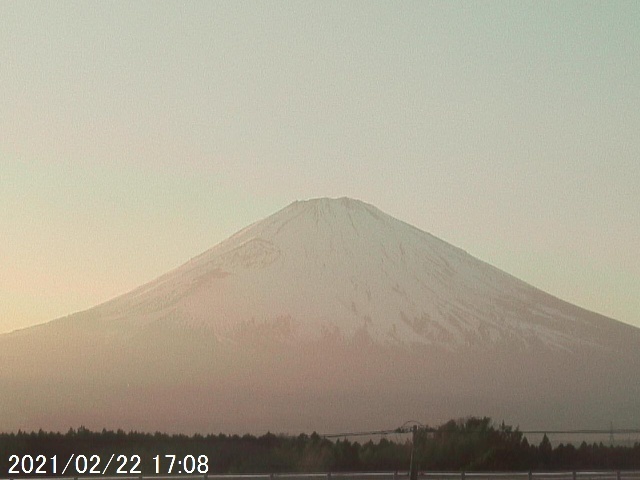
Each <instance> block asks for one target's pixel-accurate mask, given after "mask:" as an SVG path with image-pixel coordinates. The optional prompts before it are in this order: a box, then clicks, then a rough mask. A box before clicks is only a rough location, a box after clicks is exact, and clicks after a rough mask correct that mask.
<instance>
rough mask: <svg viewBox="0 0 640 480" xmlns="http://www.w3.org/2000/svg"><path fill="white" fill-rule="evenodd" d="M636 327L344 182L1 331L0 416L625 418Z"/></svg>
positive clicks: (64, 422)
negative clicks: (360, 196) (151, 276)
mask: <svg viewBox="0 0 640 480" xmlns="http://www.w3.org/2000/svg"><path fill="white" fill-rule="evenodd" d="M638 372H640V329H637V328H635V327H631V326H629V325H626V324H623V323H620V322H617V321H615V320H613V319H610V318H607V317H604V316H602V315H598V314H596V313H593V312H589V311H587V310H584V309H582V308H579V307H577V306H574V305H571V304H569V303H567V302H564V301H562V300H560V299H558V298H556V297H554V296H552V295H549V294H547V293H545V292H543V291H541V290H538V289H536V288H534V287H532V286H530V285H528V284H526V283H525V282H522V281H520V280H518V279H516V278H514V277H513V276H511V275H509V274H507V273H504V272H502V271H500V270H499V269H497V268H494V267H492V266H491V265H489V264H487V263H484V262H482V261H480V260H478V259H476V258H474V257H472V256H471V255H469V254H467V253H466V252H464V251H463V250H461V249H459V248H456V247H454V246H452V245H450V244H448V243H446V242H444V241H442V240H439V239H438V238H436V237H434V236H432V235H430V234H428V233H426V232H423V231H421V230H419V229H417V228H415V227H412V226H411V225H408V224H406V223H404V222H402V221H400V220H397V219H395V218H393V217H391V216H389V215H387V214H385V213H383V212H381V211H380V210H378V209H377V208H375V207H373V206H371V205H369V204H366V203H363V202H361V201H358V200H352V199H348V198H341V199H326V198H322V199H315V200H309V201H302V202H294V203H292V204H290V205H289V206H287V207H286V208H284V209H283V210H281V211H279V212H277V213H275V214H273V215H271V216H270V217H267V218H266V219H263V220H261V221H259V222H256V223H254V224H252V225H250V226H248V227H246V228H245V229H243V230H241V231H239V232H238V233H236V234H235V235H233V236H231V237H230V238H228V239H227V240H225V241H223V242H221V243H220V244H218V245H216V246H214V247H213V248H211V249H210V250H207V251H206V252H204V253H202V254H201V255H199V256H197V257H195V258H193V259H191V260H190V261H188V262H187V263H185V264H184V265H182V266H181V267H179V268H177V269H175V270H173V271H171V272H168V273H167V274H165V275H163V276H161V277H159V278H157V279H156V280H153V281H152V282H150V283H148V284H146V285H143V286H141V287H139V288H137V289H135V290H133V291H131V292H129V293H127V294H125V295H122V296H120V297H118V298H115V299H113V300H111V301H109V302H106V303H104V304H102V305H98V306H96V307H94V308H92V309H89V310H87V311H84V312H80V313H76V314H73V315H70V316H67V317H64V318H60V319H57V320H53V321H51V322H49V323H46V324H43V325H39V326H36V327H31V328H28V329H24V330H19V331H15V332H12V333H9V334H4V335H0V430H16V429H18V428H21V429H23V430H25V429H26V430H29V429H39V428H43V429H54V430H66V429H68V428H69V427H70V426H77V425H80V424H82V425H85V426H87V427H93V428H98V429H99V428H103V427H107V428H125V429H138V430H148V431H153V430H163V431H179V432H212V431H227V432H240V431H250V432H260V431H264V430H271V431H288V432H299V431H303V430H306V431H310V430H318V431H332V430H343V429H345V428H346V429H369V428H373V429H377V428H380V427H388V426H397V425H400V424H402V423H403V422H404V421H405V420H407V419H409V418H419V419H421V421H423V422H429V423H437V422H438V421H441V420H446V419H449V418H452V417H456V416H466V415H490V416H492V417H494V418H496V419H505V420H507V421H509V422H510V423H518V424H520V425H522V426H530V427H536V428H542V427H545V428H556V427H567V428H569V427H577V428H583V427H591V428H606V427H607V426H608V425H609V424H610V422H614V423H616V424H617V425H625V426H635V427H637V426H640V382H639V380H640V374H639V373H638Z"/></svg>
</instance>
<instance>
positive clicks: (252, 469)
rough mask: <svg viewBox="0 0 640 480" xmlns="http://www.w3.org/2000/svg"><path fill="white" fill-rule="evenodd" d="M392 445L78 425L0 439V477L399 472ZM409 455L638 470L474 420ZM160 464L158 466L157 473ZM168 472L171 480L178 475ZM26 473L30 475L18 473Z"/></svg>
mask: <svg viewBox="0 0 640 480" xmlns="http://www.w3.org/2000/svg"><path fill="white" fill-rule="evenodd" d="M394 437H395V439H394V440H395V441H394V440H389V439H387V438H385V437H383V438H381V439H380V440H378V441H375V442H374V441H371V440H368V441H364V442H362V443H359V442H357V441H350V440H348V439H338V440H335V441H332V440H329V439H326V438H323V437H321V436H319V435H318V434H316V433H313V434H311V435H306V434H301V435H298V436H286V435H274V434H271V433H267V434H266V435H262V436H259V437H256V436H252V435H244V436H238V435H222V434H220V435H206V436H202V435H194V436H186V435H166V434H162V433H155V434H147V433H137V432H128V433H127V432H123V431H121V430H119V431H117V432H113V431H107V430H103V431H102V432H92V431H89V430H87V429H85V428H82V427H81V428H79V429H77V430H74V429H71V430H69V431H68V432H67V433H64V434H62V433H48V432H43V431H39V432H30V433H26V432H18V433H5V434H0V478H4V477H11V478H15V477H20V476H31V477H33V476H38V475H37V474H36V473H35V471H36V467H38V466H40V465H41V466H42V468H41V472H42V474H41V475H40V476H47V477H50V476H54V475H58V476H59V475H60V474H61V473H62V469H63V468H64V466H65V464H66V463H67V461H68V459H69V458H71V454H74V459H76V460H77V459H78V457H79V456H83V457H81V458H80V460H81V461H80V463H79V464H78V466H79V467H80V468H81V470H82V469H84V468H86V472H85V474H88V473H89V470H90V468H91V467H92V466H93V465H94V464H96V462H97V460H98V457H94V458H93V459H92V458H91V456H94V455H98V456H99V459H100V462H101V463H100V464H99V465H97V464H96V467H97V468H96V470H100V471H102V469H103V468H104V467H105V466H106V464H107V461H108V460H109V458H110V457H111V455H112V454H115V457H114V461H113V463H112V464H110V468H109V469H108V471H107V472H106V473H107V474H115V473H116V468H117V467H118V466H119V465H123V468H124V469H125V470H129V469H132V468H133V467H134V466H135V465H134V464H135V462H136V461H137V457H139V458H140V464H139V465H138V466H135V470H136V471H140V472H141V473H143V474H145V475H153V474H156V473H164V474H166V473H169V471H168V468H169V466H168V459H169V457H165V455H175V456H176V457H175V458H176V459H184V458H185V457H187V456H192V457H193V458H190V459H189V460H191V462H190V464H189V467H188V468H190V469H191V468H194V469H195V471H194V473H204V470H206V472H207V473H211V474H213V473H279V472H331V471H333V472H338V471H406V470H408V469H409V461H410V458H411V451H412V443H411V441H410V439H409V440H399V439H400V438H404V437H400V436H397V437H396V436H394ZM121 455H122V457H120V460H118V458H119V456H121ZM201 455H206V464H205V463H202V462H204V460H203V458H200V459H198V457H200V456H201ZM414 455H415V460H416V464H417V467H418V469H419V470H423V471H434V470H437V471H483V470H484V471H500V470H503V471H506V470H509V471H529V470H533V471H536V470H560V469H561V470H584V469H607V470H626V469H640V443H636V444H635V445H633V446H629V447H620V446H610V445H604V444H602V443H597V444H596V443H592V444H587V443H586V442H582V443H581V444H580V445H578V446H574V445H573V444H558V445H556V446H555V447H553V446H552V445H551V442H550V441H549V439H548V438H547V437H546V436H544V438H543V439H542V441H541V442H540V443H539V444H538V445H531V444H529V442H528V441H527V439H526V437H525V436H524V435H523V434H522V433H521V432H519V431H518V429H513V428H512V427H510V426H506V425H504V424H501V425H495V424H493V423H492V422H491V420H490V419H489V418H476V417H471V418H466V419H461V420H456V421H454V420H452V421H449V422H447V423H445V424H444V425H441V426H439V427H437V428H430V429H424V430H419V431H418V433H417V435H416V445H415V452H414ZM54 456H55V461H54V460H52V458H53V457H54ZM135 456H137V457H135ZM156 456H160V457H159V459H158V460H154V457H156ZM85 459H86V463H85V462H84V460H85ZM32 461H33V463H32ZM157 461H160V462H161V468H160V471H159V472H156V471H157V469H158V466H157V464H156V462H157ZM54 462H55V464H56V465H55V469H56V471H55V472H54V471H53V464H54ZM198 462H200V464H198ZM70 465H71V468H70V469H69V470H67V472H66V474H65V476H77V475H78V474H82V473H83V472H82V471H79V472H75V471H73V469H74V468H75V465H76V463H75V462H71V464H70ZM175 465H176V467H175V468H174V470H173V471H172V472H171V473H178V471H177V463H176V464H175ZM198 469H199V470H198ZM25 470H29V471H30V472H31V473H30V474H29V475H24V471H25ZM16 472H18V473H16ZM45 473H46V475H45ZM132 473H133V472H132Z"/></svg>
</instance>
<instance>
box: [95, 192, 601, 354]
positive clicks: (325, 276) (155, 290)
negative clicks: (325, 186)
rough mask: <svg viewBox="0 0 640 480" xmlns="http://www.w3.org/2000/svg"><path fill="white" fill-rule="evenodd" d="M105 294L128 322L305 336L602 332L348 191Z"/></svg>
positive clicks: (528, 339) (407, 338)
mask: <svg viewBox="0 0 640 480" xmlns="http://www.w3.org/2000/svg"><path fill="white" fill-rule="evenodd" d="M107 305H108V310H109V311H110V312H116V311H117V312H120V314H116V316H119V317H121V318H123V319H124V318H126V321H127V322H132V323H139V324H148V323H150V322H154V321H159V320H162V319H164V320H165V321H173V319H177V320H176V321H178V322H181V323H182V324H185V325H195V326H199V327H205V328H207V329H208V330H210V331H212V332H213V333H214V334H215V335H216V336H217V337H218V338H222V339H225V338H233V337H234V335H235V334H236V333H237V331H238V330H239V329H241V328H244V326H246V325H247V324H248V323H252V322H257V323H259V324H271V323H278V322H282V321H283V319H285V320H286V323H287V325H288V326H289V327H290V332H291V335H293V336H294V337H295V338H303V337H306V338H308V337H317V336H318V335H321V334H322V332H327V331H330V332H334V333H336V334H338V335H339V336H340V337H342V338H344V339H349V338H353V337H354V336H356V335H365V336H367V337H368V338H370V339H372V340H373V341H375V342H378V343H384V344H413V343H419V344H427V345H433V344H436V345H442V346H445V347H446V348H453V349H455V348H459V347H461V346H464V345H476V346H480V345H486V344H488V345H491V344H494V343H496V342H517V343H520V344H523V345H529V344H531V343H532V342H534V343H539V342H542V343H543V344H545V345H547V346H549V347H552V348H555V349H566V350H571V349H572V348H573V347H574V346H575V345H576V344H577V343H579V342H582V343H585V342H586V343H590V344H597V343H598V336H597V329H596V328H595V326H594V325H593V324H592V323H593V322H592V320H590V319H589V320H585V317H584V315H583V313H584V311H583V310H581V309H578V308H577V307H573V306H571V305H569V304H566V303H564V302H561V301H560V300H558V299H556V298H554V297H552V296H550V295H547V294H545V293H543V292H541V291H539V290H537V289H535V288H533V287H531V286H529V285H527V284H525V283H524V282H521V281H519V280H517V279H515V278H514V277H512V276H510V275H508V274H506V273H504V272H501V271H500V270H498V269H496V268H494V267H492V266H490V265H488V264H486V263H484V262H482V261H480V260H477V259H475V258H474V257H472V256H470V255H468V254H467V253H466V252H464V251H463V250H461V249H459V248H457V247H454V246H452V245H450V244H448V243H446V242H444V241H442V240H439V239H438V238H436V237H434V236H432V235H430V234H428V233H426V232H423V231H422V230H419V229H417V228H415V227H413V226H411V225H409V224H407V223H404V222H402V221H400V220H397V219H395V218H393V217H391V216H389V215H387V214H385V213H383V212H382V211H380V210H378V209H377V208H376V207H374V206H372V205H369V204H367V203H364V202H362V201H359V200H353V199H350V198H339V199H329V198H319V199H313V200H307V201H296V202H293V203H291V204H290V205H288V206H287V207H285V208H283V209H282V210H280V211H278V212H276V213H274V214H273V215H271V216H269V217H267V218H265V219H263V220H261V221H258V222H256V223H254V224H252V225H250V226H248V227H246V228H244V229H243V230H240V231H239V232H237V233H236V234H234V235H233V236H231V237H229V238H228V239H227V240H225V241H223V242H221V243H219V244H218V245H216V246H214V247H213V248H211V249H210V250H208V251H206V252H204V253H203V254H201V255H199V256H198V257H195V258H194V259H192V260H191V261H190V262H188V263H186V264H185V265H183V266H182V267H180V268H178V269H176V270H174V271H172V272H169V273H168V274H166V275H164V276H162V277H160V278H159V279H157V280H155V281H154V282H151V283H150V284H147V285H145V286H143V287H141V288H139V289H137V290H135V291H134V292H132V293H131V294H128V295H124V296H123V297H120V298H119V299H116V300H114V301H112V302H110V303H109V304H107ZM95 310H96V312H95V313H96V314H99V312H100V311H101V309H100V307H98V308H97V309H95ZM102 310H104V309H102ZM132 312H133V313H132ZM587 313H589V312H587ZM109 316H110V318H111V317H112V316H113V313H111V314H110V315H109ZM589 318H591V317H589ZM167 319H170V320H167Z"/></svg>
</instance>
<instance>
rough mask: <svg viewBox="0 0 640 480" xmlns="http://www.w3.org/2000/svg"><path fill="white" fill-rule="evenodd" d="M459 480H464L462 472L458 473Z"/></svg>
mask: <svg viewBox="0 0 640 480" xmlns="http://www.w3.org/2000/svg"><path fill="white" fill-rule="evenodd" d="M460 480H464V470H463V471H462V472H460Z"/></svg>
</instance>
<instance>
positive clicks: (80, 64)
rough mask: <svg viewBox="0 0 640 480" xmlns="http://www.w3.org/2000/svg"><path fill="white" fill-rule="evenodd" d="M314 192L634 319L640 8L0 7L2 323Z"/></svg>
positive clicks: (140, 269)
mask: <svg viewBox="0 0 640 480" xmlns="http://www.w3.org/2000/svg"><path fill="white" fill-rule="evenodd" d="M321 196H330V197H339V196H349V197H354V198H358V199H361V200H364V201H366V202H369V203H372V204H374V205H376V206H377V207H378V208H380V209H382V210H383V211H385V212H387V213H389V214H391V215H393V216H395V217H397V218H399V219H401V220H404V221H406V222H408V223H411V224H413V225H415V226H417V227H419V228H421V229H423V230H426V231H428V232H430V233H432V234H434V235H436V236H437V237H440V238H442V239H443V240H446V241H448V242H450V243H453V244H454V245H456V246H459V247H461V248H463V249H465V250H467V251H468V252H469V253H471V254H472V255H474V256H476V257H479V258H480V259H482V260H485V261H487V262H489V263H492V264H494V265H495V266H497V267H499V268H501V269H503V270H505V271H507V272H509V273H511V274H513V275H515V276H517V277H519V278H521V279H523V280H525V281H527V282H529V283H531V284H533V285H535V286H537V287H539V288H541V289H543V290H545V291H548V292H549V293H552V294H554V295H556V296H559V297H561V298H563V299H565V300H568V301H571V302H573V303H576V304H578V305H580V306H582V307H585V308H588V309H590V310H595V311H597V312H599V313H603V314H606V315H608V316H611V317H614V318H617V319H619V320H622V321H625V322H628V323H631V324H634V325H638V326H640V253H639V252H638V250H639V247H640V3H638V2H637V1H630V2H599V1H598V2H586V1H580V2H570V1H561V2H560V1H557V2H543V1H534V2H506V3H502V2H498V1H491V2H477V3H476V2H461V3H455V2H426V1H419V2H409V1H403V2H382V1H375V2H374V1H366V2H331V1H325V0H322V1H315V2H303V1H296V2H274V3H271V2H240V1H233V2H202V3H200V2H190V3H187V2H135V3H134V2H89V1H81V2H22V1H15V2H8V1H2V2H0V332H5V331H9V330H12V329H15V328H19V327H24V326H27V325H31V324H34V323H40V322H44V321H47V320H51V319H53V318H56V317H59V316H63V315H66V314H68V313H72V312H75V311H78V310H82V309H86V308H88V307H91V306H93V305H95V304H97V303H100V302H102V301H105V300H107V299H109V298H112V297H113V296H115V295H118V294H121V293H125V292H126V291H128V290H130V289H132V288H133V287H136V286H138V285H140V284H142V283H144V282H146V281H149V280H151V279H153V278H154V277H156V276H158V275H160V274H162V273H164V272H165V271H167V270H169V269H171V268H174V267H176V266H178V265H180V264H181V263H183V262H185V261H187V260H188V259H189V258H191V257H193V256H195V255H197V254H199V253H201V252H202V251H204V250H206V249H207V248H209V247H211V246H213V245H214V244H216V243H217V242H219V241H221V240H223V239H224V238H226V237H227V236H229V235H231V234H232V233H234V232H235V231H236V230H238V229H240V228H241V227H243V226H245V225H247V224H248V223H251V222H253V221H256V220H259V219H261V218H263V217H265V216H267V215H269V214H271V213H273V212H275V211H277V210H278V209H280V208H282V207H284V206H286V205H287V204H289V203H290V202H291V201H293V200H296V199H307V198H313V197H321Z"/></svg>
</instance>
